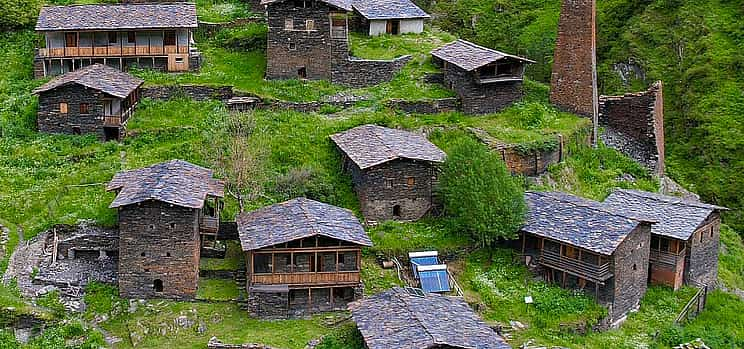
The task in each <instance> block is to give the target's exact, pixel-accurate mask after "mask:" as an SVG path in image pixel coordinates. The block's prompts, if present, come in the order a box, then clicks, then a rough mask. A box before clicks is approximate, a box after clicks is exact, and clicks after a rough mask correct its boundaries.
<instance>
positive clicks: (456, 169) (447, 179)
mask: <svg viewBox="0 0 744 349" xmlns="http://www.w3.org/2000/svg"><path fill="white" fill-rule="evenodd" d="M440 191H441V194H442V198H443V200H444V205H445V211H446V212H447V214H448V215H449V216H450V217H451V218H452V219H453V220H454V222H455V224H456V226H458V227H459V229H460V230H462V231H463V232H466V233H468V234H469V235H470V237H471V238H472V239H473V240H475V241H477V243H478V244H479V245H480V246H489V245H492V244H493V243H494V242H496V240H498V239H510V238H513V237H515V236H516V232H517V230H518V229H519V228H520V227H521V225H522V224H523V223H524V217H525V215H526V212H527V205H526V204H525V201H524V191H523V189H522V188H521V187H520V186H519V184H518V182H517V181H516V180H515V179H514V178H512V177H511V175H510V174H509V171H508V170H507V168H506V165H505V164H504V163H503V162H502V161H501V159H499V158H498V157H497V156H496V155H494V154H492V153H491V152H489V151H488V149H486V147H485V146H484V145H482V144H480V143H478V142H476V141H475V140H473V139H471V138H463V139H459V140H457V143H456V144H454V145H453V147H452V148H451V151H450V153H449V154H448V157H447V160H446V161H445V163H444V166H443V167H442V176H441V181H440Z"/></svg>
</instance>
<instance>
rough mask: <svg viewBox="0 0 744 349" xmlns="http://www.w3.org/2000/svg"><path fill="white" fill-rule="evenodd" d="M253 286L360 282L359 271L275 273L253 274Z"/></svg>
mask: <svg viewBox="0 0 744 349" xmlns="http://www.w3.org/2000/svg"><path fill="white" fill-rule="evenodd" d="M251 279H252V280H251V281H252V283H253V284H287V285H313V284H339V283H356V282H359V280H360V278H359V272H358V271H348V272H328V273H322V272H321V273H275V274H253V276H252V277H251Z"/></svg>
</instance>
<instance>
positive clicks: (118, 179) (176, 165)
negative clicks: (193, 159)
mask: <svg viewBox="0 0 744 349" xmlns="http://www.w3.org/2000/svg"><path fill="white" fill-rule="evenodd" d="M106 190H107V191H119V193H118V195H116V199H114V202H112V203H111V205H110V206H109V207H110V208H117V207H121V206H126V205H131V204H136V203H139V202H144V201H147V200H157V201H162V202H167V203H169V204H173V205H176V206H182V207H189V208H202V207H203V206H204V200H205V199H206V197H207V195H209V196H215V197H223V196H224V195H225V186H224V184H223V183H222V182H221V181H219V180H216V179H213V178H212V170H210V169H207V168H204V167H201V166H197V165H194V164H191V163H189V162H186V161H183V160H171V161H168V162H163V163H159V164H156V165H152V166H149V167H144V168H140V169H136V170H131V171H124V172H119V173H117V174H116V175H115V176H114V178H113V179H111V182H109V184H108V185H107V186H106Z"/></svg>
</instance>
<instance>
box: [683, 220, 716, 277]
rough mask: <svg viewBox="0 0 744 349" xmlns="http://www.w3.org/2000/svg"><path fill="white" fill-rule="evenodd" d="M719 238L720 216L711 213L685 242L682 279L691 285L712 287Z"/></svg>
mask: <svg viewBox="0 0 744 349" xmlns="http://www.w3.org/2000/svg"><path fill="white" fill-rule="evenodd" d="M720 240H721V217H720V214H719V213H717V212H716V213H713V214H711V215H710V217H708V219H707V220H706V221H705V222H704V223H703V224H701V226H700V228H698V230H697V231H695V233H694V234H692V237H690V240H689V241H688V242H687V248H688V253H687V257H686V261H685V264H687V268H685V276H684V280H685V283H686V284H690V285H693V286H701V285H706V286H708V288H709V290H711V289H713V288H714V287H715V285H716V282H717V280H718V248H719V246H720Z"/></svg>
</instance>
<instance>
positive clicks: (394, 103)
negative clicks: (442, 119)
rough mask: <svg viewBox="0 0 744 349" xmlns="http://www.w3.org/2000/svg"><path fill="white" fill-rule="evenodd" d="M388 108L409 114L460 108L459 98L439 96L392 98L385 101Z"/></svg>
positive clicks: (437, 112) (451, 110)
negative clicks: (414, 98)
mask: <svg viewBox="0 0 744 349" xmlns="http://www.w3.org/2000/svg"><path fill="white" fill-rule="evenodd" d="M385 105H386V106H387V107H388V108H391V109H395V110H401V111H404V112H405V113H407V114H439V113H447V112H453V111H458V110H460V100H459V99H458V98H438V99H427V100H419V101H408V100H405V99H391V100H388V101H387V102H385Z"/></svg>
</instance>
